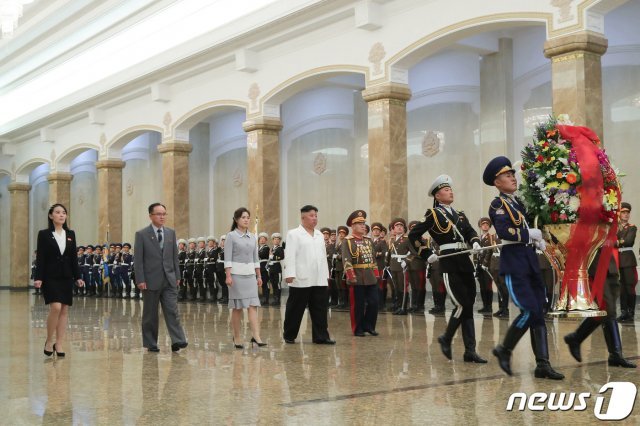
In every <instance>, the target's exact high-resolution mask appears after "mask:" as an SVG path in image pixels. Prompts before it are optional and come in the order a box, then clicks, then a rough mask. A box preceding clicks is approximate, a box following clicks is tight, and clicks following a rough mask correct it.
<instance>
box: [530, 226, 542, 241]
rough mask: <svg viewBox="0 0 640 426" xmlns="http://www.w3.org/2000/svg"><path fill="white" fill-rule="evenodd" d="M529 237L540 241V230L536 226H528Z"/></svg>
mask: <svg viewBox="0 0 640 426" xmlns="http://www.w3.org/2000/svg"><path fill="white" fill-rule="evenodd" d="M529 239H530V240H531V241H542V231H541V230H539V229H536V228H529Z"/></svg>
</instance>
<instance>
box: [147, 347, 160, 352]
mask: <svg viewBox="0 0 640 426" xmlns="http://www.w3.org/2000/svg"><path fill="white" fill-rule="evenodd" d="M147 350H148V351H149V352H160V349H158V347H157V346H152V347H150V348H147Z"/></svg>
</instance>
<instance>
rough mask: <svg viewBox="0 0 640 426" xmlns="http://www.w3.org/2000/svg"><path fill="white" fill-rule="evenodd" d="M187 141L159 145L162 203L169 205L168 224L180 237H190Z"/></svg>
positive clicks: (188, 147)
mask: <svg viewBox="0 0 640 426" xmlns="http://www.w3.org/2000/svg"><path fill="white" fill-rule="evenodd" d="M192 150H193V147H192V146H191V144H189V143H186V142H163V143H161V144H160V145H158V152H159V153H160V154H161V155H162V201H161V202H162V204H164V205H165V206H166V207H167V213H168V216H167V221H166V225H167V226H168V227H169V228H173V229H174V230H175V231H176V235H177V237H178V238H189V153H190V152H191V151H192Z"/></svg>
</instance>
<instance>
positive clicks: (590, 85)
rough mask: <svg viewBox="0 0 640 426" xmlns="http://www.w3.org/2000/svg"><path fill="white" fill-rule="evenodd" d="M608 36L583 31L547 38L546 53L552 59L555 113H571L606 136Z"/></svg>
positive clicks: (578, 122) (577, 119) (570, 116)
mask: <svg viewBox="0 0 640 426" xmlns="http://www.w3.org/2000/svg"><path fill="white" fill-rule="evenodd" d="M607 46H608V42H607V39H606V38H604V37H602V36H601V35H598V34H594V33H590V32H580V33H576V34H570V35H567V36H563V37H558V38H554V39H551V40H547V41H546V42H545V44H544V55H545V56H546V57H547V58H550V59H551V85H552V90H553V94H552V96H553V113H554V114H569V118H570V119H571V121H573V122H574V123H575V124H576V125H578V126H587V127H590V128H591V129H593V130H594V131H595V132H596V134H597V135H598V136H600V138H603V135H602V121H603V117H602V67H601V61H600V58H601V57H602V55H603V54H604V53H605V52H606V51H607Z"/></svg>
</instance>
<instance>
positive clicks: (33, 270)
mask: <svg viewBox="0 0 640 426" xmlns="http://www.w3.org/2000/svg"><path fill="white" fill-rule="evenodd" d="M36 256H38V250H34V251H33V256H32V260H31V276H30V277H29V278H30V279H31V280H35V276H36ZM31 294H33V295H35V296H40V287H35V290H34V292H33V293H31Z"/></svg>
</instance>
